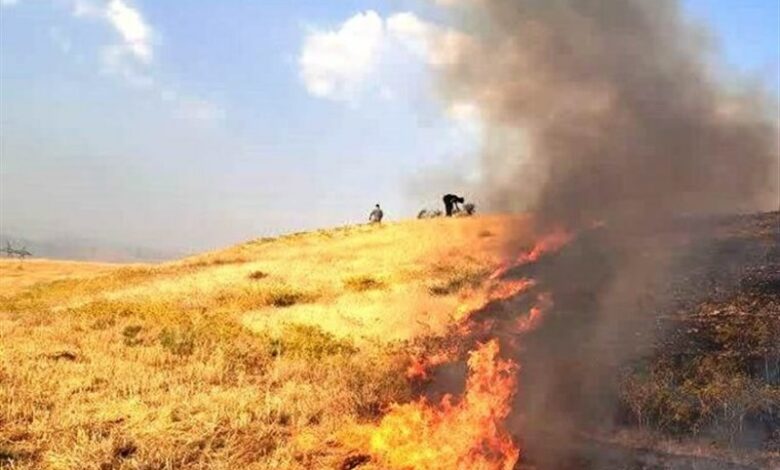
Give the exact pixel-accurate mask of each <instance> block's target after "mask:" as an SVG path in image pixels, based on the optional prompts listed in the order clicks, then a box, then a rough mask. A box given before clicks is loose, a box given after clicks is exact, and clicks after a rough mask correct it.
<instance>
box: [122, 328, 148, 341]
mask: <svg viewBox="0 0 780 470" xmlns="http://www.w3.org/2000/svg"><path fill="white" fill-rule="evenodd" d="M141 330H143V327H142V326H141V325H128V326H126V327H125V328H124V329H123V330H122V342H123V343H124V344H125V346H138V345H139V344H141V339H140V338H138V333H140V332H141Z"/></svg>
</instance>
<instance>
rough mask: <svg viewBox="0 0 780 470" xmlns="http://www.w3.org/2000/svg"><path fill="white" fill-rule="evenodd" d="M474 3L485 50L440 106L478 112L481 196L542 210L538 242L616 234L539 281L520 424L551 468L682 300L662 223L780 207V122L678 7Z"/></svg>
mask: <svg viewBox="0 0 780 470" xmlns="http://www.w3.org/2000/svg"><path fill="white" fill-rule="evenodd" d="M468 3H469V4H470V5H471V6H470V7H469V18H470V19H469V22H468V23H466V25H465V27H466V28H471V29H470V31H469V33H470V34H471V36H472V39H473V40H472V41H471V42H469V43H466V44H465V46H464V47H463V49H462V50H461V51H460V53H461V55H460V58H461V60H460V61H459V62H458V64H457V65H455V66H453V67H451V68H448V69H446V70H445V72H444V77H443V84H444V86H443V89H444V91H443V93H444V95H445V97H446V98H447V99H448V100H451V102H453V103H456V102H457V103H460V102H469V103H473V104H475V105H477V106H478V108H479V109H480V110H481V112H482V117H483V120H484V122H485V125H486V127H487V139H488V140H487V142H486V145H485V149H484V152H483V160H482V161H483V172H482V174H483V175H485V177H486V180H485V181H484V188H485V192H487V193H489V194H490V199H491V201H492V202H493V203H494V204H496V205H498V208H500V209H510V210H511V209H517V208H529V209H531V210H533V211H534V212H535V213H536V215H537V218H538V220H539V221H540V227H539V230H540V231H542V232H543V231H544V230H545V229H546V228H547V227H550V226H565V227H568V228H569V229H571V230H582V229H584V228H585V227H588V226H591V225H592V224H593V222H596V221H600V222H605V223H606V229H604V230H602V231H600V233H601V234H600V235H599V237H600V238H599V240H598V241H593V242H592V243H590V244H581V245H580V246H578V247H570V248H569V250H573V251H572V252H570V253H568V254H566V255H563V256H562V259H561V260H560V261H559V262H557V263H555V264H554V266H551V267H549V268H548V269H546V270H545V269H544V267H541V268H540V271H539V272H537V273H535V274H536V275H538V276H540V278H541V280H542V282H543V283H544V286H545V288H549V289H551V291H552V294H553V297H554V300H555V302H556V306H555V311H554V312H553V314H552V315H551V317H550V318H549V320H548V322H547V323H546V324H545V325H544V327H543V328H542V330H541V331H540V332H539V334H538V335H536V336H535V337H533V338H530V339H529V342H528V344H527V345H526V348H527V349H526V351H525V352H524V353H523V354H524V357H523V368H524V369H523V370H524V374H525V375H524V378H523V379H522V380H521V383H522V386H521V387H522V395H523V396H522V397H521V400H522V404H520V405H519V406H521V407H523V408H524V416H525V418H524V420H523V421H521V422H519V423H518V424H517V426H518V427H522V428H523V429H520V430H519V431H518V434H519V435H521V436H524V438H527V439H528V440H529V441H531V442H530V443H529V446H531V447H532V449H531V450H532V452H533V451H534V448H533V447H534V446H535V451H536V453H537V455H542V456H543V455H544V452H543V450H544V445H542V444H541V443H543V442H547V443H548V444H549V442H550V440H549V439H546V438H545V436H547V437H549V436H548V435H546V434H545V433H546V432H548V431H549V430H550V428H551V427H552V428H555V429H556V430H561V429H582V427H583V426H585V424H584V423H588V424H587V425H591V424H593V423H604V422H605V420H607V421H608V420H609V417H610V413H612V412H613V411H614V410H613V406H614V389H613V388H612V387H613V386H614V377H615V376H616V374H617V372H618V370H619V368H620V367H621V365H623V364H624V363H625V362H626V361H628V360H630V359H631V358H633V357H636V356H637V355H638V354H641V353H642V351H643V348H644V346H646V345H648V344H650V342H651V340H652V338H651V337H650V336H651V334H650V332H651V331H653V328H652V326H653V323H654V322H653V319H652V318H651V317H648V315H647V314H648V311H649V310H651V309H659V308H662V307H663V305H664V304H665V303H667V302H668V300H669V299H667V298H665V297H664V295H663V294H659V292H661V291H660V290H659V289H657V288H656V287H657V286H658V285H659V283H660V284H663V282H665V280H666V279H667V278H668V274H669V273H670V272H671V271H669V268H670V267H671V266H674V265H675V262H676V260H675V259H672V258H673V256H672V254H671V253H670V252H669V251H668V250H667V249H666V248H665V247H664V246H662V245H663V244H662V243H661V241H660V240H661V239H662V238H663V237H662V235H661V234H662V233H664V231H665V230H666V228H665V227H667V226H669V225H671V223H672V222H673V221H675V220H679V219H678V217H679V216H681V215H685V216H688V217H690V216H696V215H703V214H710V213H725V212H744V211H754V210H761V209H764V210H766V209H772V210H775V209H777V207H778V204H780V202H779V197H780V196H778V178H779V176H778V171H779V170H780V167H779V166H778V165H779V163H778V161H779V160H780V157H779V156H778V123H777V120H776V112H777V108H776V105H775V104H774V99H772V98H771V97H770V96H769V95H768V94H766V93H764V92H763V91H762V90H761V89H755V88H748V89H746V87H741V88H737V87H732V88H728V87H726V86H724V85H723V84H722V83H721V82H720V81H719V79H718V77H717V76H716V74H715V73H714V72H713V68H712V64H711V62H710V59H711V58H712V57H711V56H710V54H711V52H712V51H711V49H710V48H709V45H708V44H709V43H708V41H707V37H706V35H705V34H704V33H703V31H702V30H701V29H698V28H696V27H694V26H693V25H691V24H689V23H688V22H687V21H686V19H685V18H684V17H683V16H682V14H681V10H680V6H679V4H678V2H677V1H674V0H474V1H472V2H468ZM475 18H476V19H475ZM655 242H658V244H660V246H658V245H656V244H655ZM520 248H521V247H513V246H509V247H508V250H509V251H510V252H512V253H516V252H518V251H519V250H520ZM675 256H676V255H675ZM649 298H650V300H648V299H649ZM534 429H537V430H538V429H544V431H543V432H541V431H540V433H539V435H538V436H534ZM534 440H535V441H536V444H534V442H533V441H534ZM553 447H555V445H553ZM553 450H554V452H550V453H548V454H547V455H548V456H550V455H558V454H559V450H557V449H553ZM540 458H541V457H540ZM542 468H547V467H542Z"/></svg>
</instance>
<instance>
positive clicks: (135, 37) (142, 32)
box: [104, 0, 152, 63]
mask: <svg viewBox="0 0 780 470" xmlns="http://www.w3.org/2000/svg"><path fill="white" fill-rule="evenodd" d="M104 14H105V16H106V18H107V19H108V21H109V23H110V24H111V26H113V27H114V29H115V30H116V32H117V33H119V35H120V36H121V38H122V41H123V43H122V45H123V47H124V48H126V49H127V50H128V51H130V53H131V54H132V55H133V56H134V57H135V58H136V59H138V60H139V61H141V62H144V63H149V62H151V60H152V45H151V36H152V30H151V28H150V27H149V25H148V24H147V23H146V21H145V20H144V18H143V16H141V13H140V11H138V10H137V9H135V8H132V7H131V6H129V5H128V4H127V3H125V2H124V1H122V0H111V1H110V2H108V4H107V5H106V7H105V12H104Z"/></svg>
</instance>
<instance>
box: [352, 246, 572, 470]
mask: <svg viewBox="0 0 780 470" xmlns="http://www.w3.org/2000/svg"><path fill="white" fill-rule="evenodd" d="M572 238H573V236H572V235H570V234H569V233H567V232H564V231H557V232H553V233H550V234H549V235H547V236H545V237H543V238H542V239H540V240H539V241H538V242H537V243H536V244H535V245H534V246H533V248H532V249H531V250H529V251H528V252H525V253H523V254H521V255H520V256H518V257H517V259H516V260H515V262H514V263H511V264H510V263H507V264H504V265H502V266H500V267H499V268H498V269H497V270H496V271H495V272H494V273H493V274H492V275H491V276H490V277H489V279H488V281H487V282H486V283H485V285H484V286H483V287H482V288H481V289H480V290H478V291H476V292H472V296H470V297H469V298H467V299H464V300H463V302H462V303H461V305H460V306H459V308H458V310H457V312H456V313H457V315H456V317H455V320H456V322H457V324H456V325H457V327H456V328H455V330H454V332H455V335H457V336H458V337H459V338H462V339H466V338H469V336H472V335H473V333H475V330H479V331H480V332H482V331H484V332H485V333H489V332H490V331H492V325H493V324H494V320H495V319H492V318H481V319H475V318H474V315H473V314H474V313H475V312H478V311H480V310H482V309H483V308H484V307H486V306H487V305H488V304H489V303H490V302H493V301H503V300H508V299H511V298H513V297H515V296H517V295H520V294H521V293H523V292H525V291H527V290H528V289H530V288H531V287H534V286H535V285H536V281H534V280H533V279H528V278H523V279H516V280H511V279H499V278H500V277H502V275H503V274H504V273H505V272H506V271H507V270H509V269H511V268H512V267H515V266H519V265H523V264H527V263H533V262H536V261H538V260H539V259H540V258H541V257H542V256H544V255H545V254H547V253H550V252H554V251H557V250H559V249H560V248H562V247H563V246H564V245H565V244H567V243H568V242H569V241H570V240H571V239H572ZM552 305H553V302H552V296H551V295H550V294H549V293H542V294H539V295H538V296H537V298H536V303H535V305H534V306H533V307H532V308H531V310H530V311H529V313H528V315H526V316H525V317H522V318H519V319H517V320H516V322H515V326H514V329H515V332H516V333H518V336H517V337H514V338H509V341H510V344H514V343H515V342H517V341H519V335H520V334H523V333H526V332H528V331H530V330H533V329H534V328H537V327H538V326H539V325H540V323H541V321H542V319H543V316H544V314H545V313H546V312H547V311H548V310H549V309H550V308H551V307H552ZM472 337H473V336H472ZM458 356H459V353H458V348H457V347H455V348H451V349H447V350H444V351H442V352H437V353H435V354H432V355H430V356H427V357H416V358H413V359H412V362H411V364H410V366H409V367H408V369H407V371H406V375H407V378H409V379H427V378H428V374H429V369H430V368H431V367H435V366H437V365H440V364H443V363H446V362H451V361H454V360H456V359H457V358H458ZM467 365H468V369H469V376H468V378H467V380H466V388H465V391H464V393H463V396H462V397H460V399H454V398H453V396H452V395H449V394H448V395H445V396H444V398H442V399H441V401H440V402H439V403H431V402H429V401H428V400H426V399H425V398H421V399H419V400H417V401H414V402H411V403H406V404H395V405H392V406H391V407H390V410H389V412H388V413H387V414H386V415H385V416H384V417H383V418H382V420H381V421H380V422H379V423H378V424H376V425H370V424H369V425H360V426H357V427H354V428H350V429H349V430H346V431H345V432H347V433H348V434H347V436H348V438H347V439H346V440H347V441H350V442H352V443H353V444H354V445H356V446H357V447H358V448H360V449H362V450H364V451H365V452H367V453H368V454H370V455H371V459H372V460H373V461H375V462H377V463H378V464H380V468H386V469H398V470H409V469H426V470H428V469H430V470H450V469H469V470H471V469H474V470H511V469H512V468H513V467H514V466H515V464H516V463H517V461H518V459H519V458H520V450H519V449H518V447H517V446H516V445H515V443H514V441H513V440H512V437H511V436H510V435H509V433H508V432H507V431H506V429H505V427H504V422H505V420H506V418H507V417H508V416H509V413H510V411H511V407H510V402H511V399H512V397H513V395H514V394H515V391H516V387H517V369H518V365H517V364H515V363H514V362H512V361H511V360H505V359H501V358H499V343H498V340H497V339H491V340H489V341H488V342H486V343H483V344H478V345H477V347H476V349H474V350H473V351H471V352H470V353H469V358H468V362H467Z"/></svg>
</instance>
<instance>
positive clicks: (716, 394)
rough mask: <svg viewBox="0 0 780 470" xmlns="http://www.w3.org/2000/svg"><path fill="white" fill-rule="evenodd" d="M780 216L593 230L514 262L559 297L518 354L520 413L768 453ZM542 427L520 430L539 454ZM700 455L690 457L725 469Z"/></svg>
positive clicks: (779, 392)
mask: <svg viewBox="0 0 780 470" xmlns="http://www.w3.org/2000/svg"><path fill="white" fill-rule="evenodd" d="M778 224H780V216H779V214H778V213H777V212H773V213H766V214H754V215H741V216H730V217H712V218H707V219H701V218H699V219H693V218H690V219H680V220H678V221H676V222H675V223H674V224H671V225H670V226H666V227H664V228H663V229H659V230H658V231H657V232H656V233H653V234H652V235H650V236H648V235H647V234H646V232H645V234H643V235H634V234H620V236H619V237H615V234H613V233H610V232H609V231H608V229H607V228H603V229H598V230H593V231H591V232H588V233H585V234H583V235H582V236H580V237H579V238H578V239H577V240H576V241H575V242H573V243H572V244H571V245H570V246H568V247H566V248H565V249H564V250H562V251H561V252H560V253H559V254H557V255H555V256H552V257H550V258H549V259H545V260H543V262H541V263H538V264H536V265H534V266H529V267H527V268H525V269H524V270H523V269H522V268H521V269H520V270H518V272H515V273H512V275H515V276H531V277H534V278H535V279H537V280H538V281H539V287H538V289H540V290H549V291H551V292H552V293H553V296H554V300H555V308H554V309H553V310H552V311H551V313H550V315H549V316H548V317H547V318H546V319H545V324H544V325H543V327H542V328H540V329H539V330H538V331H536V332H534V333H532V334H531V335H530V336H529V337H528V338H526V339H524V343H525V344H524V349H523V351H520V352H518V353H517V354H519V356H520V358H521V363H522V364H523V372H522V374H523V378H522V379H521V383H525V384H527V386H526V387H525V388H524V389H521V395H520V396H519V397H518V403H517V405H518V407H519V408H520V409H522V410H523V411H524V412H525V415H526V418H525V419H527V420H528V423H536V422H539V423H565V425H571V426H573V428H575V429H577V430H579V431H583V430H585V431H587V430H590V429H603V428H605V427H612V428H615V427H630V428H634V429H639V430H641V431H643V432H647V433H653V434H655V435H659V436H666V437H667V438H669V439H678V440H685V439H688V440H691V439H698V440H704V441H706V442H709V443H711V444H712V445H715V446H719V447H721V448H727V449H732V450H734V449H736V450H739V451H743V450H750V451H755V452H765V453H766V455H769V454H771V453H775V455H776V453H777V452H778V451H780V226H779V225H778ZM616 240H617V242H616ZM523 271H524V272H523ZM551 427H552V428H553V431H552V432H553V433H556V432H558V431H559V430H557V429H555V427H556V425H555V424H553V425H552V426H551ZM542 428H544V426H542ZM547 431H548V430H543V431H541V432H540V433H539V436H534V435H531V436H529V437H528V440H529V442H528V443H527V446H528V447H529V448H530V450H533V449H534V448H538V449H539V450H538V452H537V453H538V454H539V455H540V456H541V458H540V461H542V460H543V459H544V454H545V450H544V447H545V446H544V445H543V444H540V443H541V442H544V441H545V440H546V439H547V438H549V435H547V434H546V432H547ZM575 454H576V455H577V456H580V457H581V456H582V455H583V452H582V451H581V450H580V451H577V452H575ZM596 454H598V455H601V454H602V453H601V452H600V451H599V452H596ZM691 465H693V464H691ZM702 465H703V466H700V467H697V466H695V465H693V466H691V467H690V468H732V467H728V466H727V467H719V466H717V465H715V464H713V465H714V466H707V465H704V464H702ZM718 465H719V464H718ZM549 466H550V467H555V465H549ZM543 467H545V468H546V467H547V466H546V465H543ZM579 467H580V468H588V465H584V464H583V465H580V466H579ZM759 467H763V465H760V466H759ZM759 467H756V468H759ZM616 468H617V467H616ZM621 468H622V467H621ZM625 468H689V467H687V466H686V465H683V464H682V463H680V464H679V465H678V464H673V463H668V464H663V462H661V463H658V465H657V466H652V465H651V466H648V467H644V466H630V465H629V466H626V467H625ZM733 468H739V467H733ZM751 468H752V467H751Z"/></svg>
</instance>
